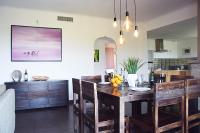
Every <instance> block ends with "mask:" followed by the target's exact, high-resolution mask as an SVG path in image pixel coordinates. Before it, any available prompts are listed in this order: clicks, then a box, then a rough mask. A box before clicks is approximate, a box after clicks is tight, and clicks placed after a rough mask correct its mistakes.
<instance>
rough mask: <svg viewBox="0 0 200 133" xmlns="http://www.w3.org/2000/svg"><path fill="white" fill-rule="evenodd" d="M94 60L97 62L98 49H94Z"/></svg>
mask: <svg viewBox="0 0 200 133" xmlns="http://www.w3.org/2000/svg"><path fill="white" fill-rule="evenodd" d="M94 62H99V49H95V50H94Z"/></svg>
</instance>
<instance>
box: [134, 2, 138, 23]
mask: <svg viewBox="0 0 200 133" xmlns="http://www.w3.org/2000/svg"><path fill="white" fill-rule="evenodd" d="M134 6H135V26H137V23H136V22H137V21H136V15H137V13H136V11H137V10H136V2H135V0H134Z"/></svg>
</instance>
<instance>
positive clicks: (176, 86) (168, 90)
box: [154, 80, 185, 106]
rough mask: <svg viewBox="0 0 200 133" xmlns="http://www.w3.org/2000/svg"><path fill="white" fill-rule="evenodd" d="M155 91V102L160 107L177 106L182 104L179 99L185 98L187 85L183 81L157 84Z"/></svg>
mask: <svg viewBox="0 0 200 133" xmlns="http://www.w3.org/2000/svg"><path fill="white" fill-rule="evenodd" d="M154 91H155V93H154V98H155V102H157V103H159V104H158V105H159V106H167V105H172V104H177V103H178V102H180V101H178V99H181V98H182V97H183V96H184V92H185V83H184V81H183V80H182V81H173V82H163V83H156V85H155V87H154Z"/></svg>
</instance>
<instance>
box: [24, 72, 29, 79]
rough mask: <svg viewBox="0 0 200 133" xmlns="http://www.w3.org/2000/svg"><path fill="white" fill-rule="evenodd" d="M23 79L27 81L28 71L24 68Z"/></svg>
mask: <svg viewBox="0 0 200 133" xmlns="http://www.w3.org/2000/svg"><path fill="white" fill-rule="evenodd" d="M24 81H28V72H27V70H26V69H25V73H24Z"/></svg>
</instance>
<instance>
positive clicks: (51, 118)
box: [15, 106, 74, 133]
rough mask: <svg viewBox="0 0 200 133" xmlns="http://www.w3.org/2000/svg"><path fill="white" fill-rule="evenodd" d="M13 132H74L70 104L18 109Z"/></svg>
mask: <svg viewBox="0 0 200 133" xmlns="http://www.w3.org/2000/svg"><path fill="white" fill-rule="evenodd" d="M15 133H74V130H73V110H72V106H69V108H67V107H60V108H47V109H38V110H28V111H18V112H17V113H16V129H15Z"/></svg>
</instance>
